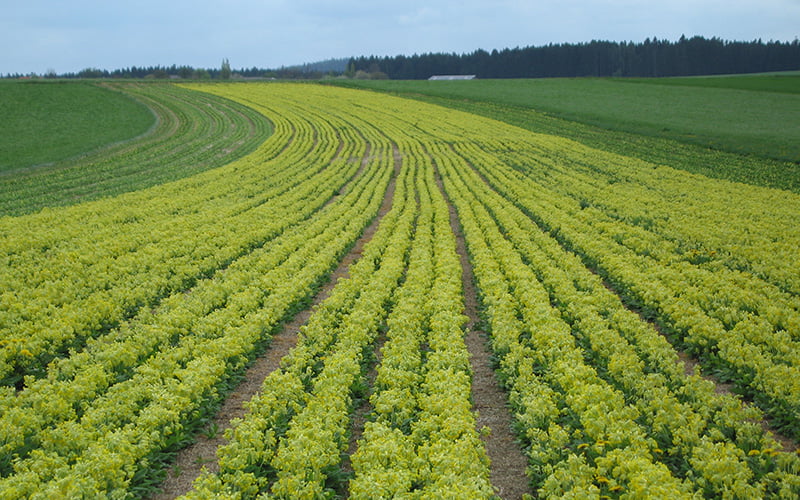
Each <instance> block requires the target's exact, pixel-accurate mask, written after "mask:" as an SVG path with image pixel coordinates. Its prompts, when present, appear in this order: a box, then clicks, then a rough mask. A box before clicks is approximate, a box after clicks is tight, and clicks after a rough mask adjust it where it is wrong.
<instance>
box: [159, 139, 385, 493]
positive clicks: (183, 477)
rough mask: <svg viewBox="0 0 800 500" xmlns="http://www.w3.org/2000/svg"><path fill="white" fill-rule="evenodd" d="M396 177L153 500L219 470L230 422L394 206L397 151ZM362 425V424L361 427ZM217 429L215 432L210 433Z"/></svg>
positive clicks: (185, 489) (183, 453)
mask: <svg viewBox="0 0 800 500" xmlns="http://www.w3.org/2000/svg"><path fill="white" fill-rule="evenodd" d="M394 157H395V175H394V176H393V177H392V179H391V181H390V183H389V186H388V188H387V190H386V194H385V195H384V198H383V203H382V205H381V207H380V209H379V211H378V215H377V217H375V219H374V220H373V221H372V223H370V225H369V226H367V228H366V229H365V230H364V232H363V233H362V235H361V237H360V238H359V239H358V240H357V242H356V244H355V245H354V246H353V248H352V249H351V250H350V252H349V253H348V254H347V255H346V256H345V257H344V258H343V259H342V261H341V262H340V263H339V266H338V267H337V268H336V270H334V272H333V273H332V274H331V276H330V280H329V281H328V283H327V284H326V285H325V286H324V287H322V289H321V290H320V291H319V292H318V293H317V294H316V295H315V296H314V299H313V301H312V305H311V306H310V307H309V308H307V309H305V310H303V311H300V312H298V313H297V314H296V315H295V316H294V318H292V320H291V321H290V322H288V323H286V324H284V326H283V327H282V328H281V330H280V331H279V332H278V333H276V334H275V335H273V337H272V340H271V342H270V347H269V349H268V350H267V351H266V352H265V353H264V354H263V355H262V356H260V357H259V358H257V359H256V361H255V363H254V364H253V365H252V366H251V367H250V368H249V369H248V370H247V372H246V373H245V376H244V379H243V380H242V382H241V383H240V384H239V385H238V386H237V387H236V389H235V390H234V391H233V392H232V393H231V394H230V395H229V396H228V397H227V398H226V400H225V401H224V403H223V404H222V406H221V407H220V409H219V411H218V412H217V414H216V415H215V416H214V419H213V420H212V422H211V423H209V424H208V426H207V427H206V429H205V430H204V431H202V432H200V433H198V435H197V436H196V442H195V443H193V444H191V445H189V446H188V447H186V448H184V449H183V450H181V451H180V452H179V453H178V455H177V457H176V458H175V461H174V463H173V465H172V467H171V468H170V469H169V471H168V473H167V478H166V480H165V481H164V483H163V484H162V486H161V490H160V491H159V492H158V493H156V494H154V495H152V496H151V497H150V498H151V500H171V499H174V498H176V497H178V496H181V495H183V494H185V493H187V492H189V491H190V490H191V489H192V483H193V482H194V480H195V479H196V478H197V477H198V476H199V475H200V473H201V472H202V470H203V468H205V469H207V470H209V471H211V472H217V471H219V464H218V462H217V456H216V452H217V448H218V447H220V446H222V445H224V444H225V443H226V440H225V438H224V431H225V429H227V428H229V427H230V426H231V421H232V420H233V419H235V418H242V417H244V415H245V413H246V412H247V410H246V408H245V407H244V403H245V402H246V401H249V400H250V399H251V398H252V397H253V396H254V395H255V394H256V393H257V392H258V391H259V389H260V388H261V385H262V383H263V382H264V379H265V378H266V377H267V376H268V375H269V374H270V373H272V371H274V370H275V369H277V368H278V367H279V366H280V361H281V358H283V357H284V356H286V355H287V354H288V353H289V350H290V349H292V347H294V346H295V345H296V344H297V332H298V330H299V329H300V327H301V326H302V325H303V324H305V323H306V321H308V318H309V317H310V316H311V312H312V310H313V308H314V307H315V306H316V305H317V304H319V303H321V302H322V301H324V300H325V299H326V298H327V297H328V296H329V295H330V293H331V290H333V288H334V287H335V286H336V283H337V282H338V281H339V280H340V279H343V278H346V277H347V276H348V268H349V266H350V264H352V263H353V262H355V261H356V260H357V259H358V258H359V257H360V256H361V252H362V249H363V248H364V245H365V244H366V243H367V242H368V241H370V240H371V239H372V236H373V235H374V234H375V231H377V229H378V224H379V223H380V220H381V219H382V218H383V216H384V215H386V213H388V212H389V210H390V209H391V207H392V198H393V196H394V190H395V180H396V179H397V173H398V172H399V168H400V163H399V154H398V152H397V150H396V148H395V153H394ZM368 159H369V149H368V150H367V153H366V154H365V157H364V160H363V163H362V168H363V166H364V165H365V164H366V162H367V161H368ZM362 425H363V424H362ZM211 429H214V430H215V432H211Z"/></svg>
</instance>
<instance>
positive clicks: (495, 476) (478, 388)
mask: <svg viewBox="0 0 800 500" xmlns="http://www.w3.org/2000/svg"><path fill="white" fill-rule="evenodd" d="M436 183H437V184H438V186H439V190H440V191H441V192H442V195H443V196H444V197H445V199H448V198H447V194H446V193H445V190H444V187H443V185H442V180H441V178H440V177H439V176H438V175H437V177H436ZM448 206H449V209H450V227H451V228H452V229H453V233H455V235H456V251H457V252H458V255H459V258H460V260H461V267H462V269H463V272H462V274H461V279H462V282H463V287H464V305H465V314H466V315H467V317H468V318H469V321H468V322H467V334H466V337H465V342H466V344H467V349H468V350H469V353H470V364H471V367H472V401H473V410H474V411H476V412H477V419H476V427H477V428H478V429H482V428H483V427H488V428H489V430H490V431H491V432H489V433H488V435H484V437H483V442H484V445H485V446H486V453H487V454H488V455H489V459H490V460H491V468H490V481H491V483H492V486H493V487H494V489H495V493H496V495H497V496H498V497H500V498H503V499H519V498H523V496H525V495H533V490H532V489H531V486H530V481H529V479H528V477H527V475H526V474H525V471H526V469H527V466H528V461H527V458H526V456H525V454H524V453H523V452H522V448H521V446H520V444H519V441H518V440H517V438H516V436H515V435H514V431H513V429H512V423H513V419H512V416H511V410H510V409H509V406H508V398H507V395H506V393H505V391H503V389H502V388H501V387H500V384H499V382H498V380H497V377H496V375H495V372H494V369H493V368H492V361H491V353H490V350H489V346H488V339H487V335H486V333H485V332H483V331H481V330H479V329H478V324H479V318H478V294H477V291H476V290H475V280H474V274H473V271H472V263H471V262H470V260H469V255H468V254H467V246H466V242H465V241H464V235H463V233H462V231H461V225H460V223H459V221H458V215H457V214H456V210H455V207H454V206H453V204H452V203H450V202H449V200H448ZM483 434H485V433H483Z"/></svg>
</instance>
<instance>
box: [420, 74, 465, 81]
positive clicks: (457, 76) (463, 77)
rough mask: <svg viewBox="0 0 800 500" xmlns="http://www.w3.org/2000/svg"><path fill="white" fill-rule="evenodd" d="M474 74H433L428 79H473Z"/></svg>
mask: <svg viewBox="0 0 800 500" xmlns="http://www.w3.org/2000/svg"><path fill="white" fill-rule="evenodd" d="M474 79H475V75H433V76H432V77H430V78H428V80H474Z"/></svg>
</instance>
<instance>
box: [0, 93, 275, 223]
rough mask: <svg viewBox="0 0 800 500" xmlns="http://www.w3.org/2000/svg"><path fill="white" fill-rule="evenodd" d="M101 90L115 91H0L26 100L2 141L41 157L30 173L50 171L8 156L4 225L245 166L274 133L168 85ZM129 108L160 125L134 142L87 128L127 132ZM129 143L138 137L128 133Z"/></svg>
mask: <svg viewBox="0 0 800 500" xmlns="http://www.w3.org/2000/svg"><path fill="white" fill-rule="evenodd" d="M105 85H107V86H108V88H110V89H113V90H107V89H106V88H101V87H98V86H96V85H94V84H90V83H69V84H40V85H31V84H22V83H8V84H2V85H0V91H8V94H7V95H8V96H14V95H16V96H18V97H20V96H21V97H20V98H19V102H18V103H17V104H16V105H15V107H14V108H9V114H8V115H7V116H8V117H9V120H8V121H9V122H16V123H18V124H19V125H18V126H16V127H9V126H8V123H4V124H3V126H5V127H7V128H8V130H6V131H5V133H3V135H2V137H3V139H2V140H4V141H5V142H7V143H8V144H11V145H15V144H17V143H20V144H28V145H30V147H31V148H33V149H36V148H38V150H40V151H39V153H40V156H39V160H36V161H33V160H31V159H28V160H27V163H28V164H29V165H30V164H35V163H38V162H42V161H45V160H48V161H50V163H48V164H46V165H38V166H37V167H36V168H31V167H30V166H28V167H24V166H21V165H25V163H22V160H20V157H21V155H22V153H21V152H20V153H15V154H10V155H6V154H5V153H4V154H3V157H4V158H6V156H8V157H9V158H11V159H13V161H9V162H8V164H9V165H11V166H9V167H7V168H6V172H5V173H3V172H2V171H0V215H21V214H25V213H30V212H34V211H37V210H39V209H41V208H43V207H54V206H64V205H72V204H75V203H78V202H82V201H88V200H94V199H98V198H102V197H105V196H113V195H117V194H120V193H126V192H130V191H136V190H139V189H144V188H146V187H150V186H154V185H157V184H163V183H165V182H169V181H174V180H177V179H180V178H183V177H187V176H190V175H194V174H196V173H199V172H202V171H204V170H208V169H211V168H215V167H218V166H221V165H224V164H226V163H229V162H231V161H233V160H235V159H237V158H240V157H241V156H243V155H245V154H247V153H249V152H251V151H253V150H254V149H255V148H256V147H257V146H258V145H260V144H261V143H262V142H263V141H264V140H265V139H266V138H267V137H269V135H270V134H271V133H272V124H271V123H270V121H269V120H268V119H267V118H266V117H265V116H263V115H262V114H260V113H258V112H257V111H255V110H253V109H251V108H248V107H246V106H243V105H241V104H238V103H235V102H233V101H230V100H228V99H224V98H221V97H216V96H212V95H209V94H204V93H200V92H195V91H192V90H189V89H185V88H181V87H178V86H176V85H170V84H161V83H143V82H125V83H120V82H110V83H107V84H105ZM31 89H33V90H31ZM22 97H25V98H26V99H28V101H24V100H23V99H22ZM25 102H28V104H29V105H30V109H29V108H28V107H25V106H24V105H23V104H24V103H25ZM48 103H53V104H48ZM139 103H142V104H139ZM123 104H133V105H134V107H133V108H132V111H130V113H131V114H132V115H136V114H137V113H139V112H140V111H141V110H144V113H145V114H146V115H147V116H149V117H151V118H152V117H154V116H155V117H158V120H157V122H156V123H155V125H154V126H152V127H151V128H150V129H149V131H147V133H140V132H139V131H138V130H137V131H136V133H138V134H139V135H135V136H134V137H133V138H132V139H130V140H121V139H122V136H121V135H120V137H118V138H111V137H109V135H108V134H104V133H102V132H103V131H102V130H95V129H94V128H92V127H90V126H89V125H91V124H90V123H88V122H91V121H94V122H97V123H100V124H102V123H112V124H118V125H120V124H124V123H129V121H128V120H127V119H126V115H125V113H126V112H125V111H123V110H121V109H120V107H119V106H121V105H123ZM140 108H141V109H140ZM59 109H77V110H79V111H80V112H78V111H75V112H73V113H68V112H57V110H59ZM51 111H52V113H53V115H52V116H51V115H50V112H51ZM89 111H91V116H90V115H89ZM119 115H122V116H119ZM48 125H50V126H49V127H48ZM122 129H123V127H122V126H121V125H120V130H122ZM145 130H147V129H145ZM128 134H129V135H131V134H134V130H133V128H132V127H129V128H128ZM110 141H111V142H110ZM70 142H74V144H73V145H72V148H71V149H69V150H68V151H67V150H65V149H64V148H62V147H60V145H61V144H67V143H70ZM15 147H16V146H15ZM0 150H2V151H6V149H5V147H3V149H0ZM15 151H21V149H20V148H18V147H17V150H15ZM3 164H4V165H5V164H6V162H5V160H4V163H3Z"/></svg>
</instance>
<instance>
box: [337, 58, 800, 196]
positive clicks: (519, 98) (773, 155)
mask: <svg viewBox="0 0 800 500" xmlns="http://www.w3.org/2000/svg"><path fill="white" fill-rule="evenodd" d="M336 84H337V85H343V86H349V87H356V88H366V89H372V90H377V91H381V92H388V93H392V94H395V95H400V96H403V97H409V98H413V99H419V100H423V101H425V102H431V103H433V104H439V105H443V106H447V107H451V108H455V109H461V110H465V111H468V112H471V113H478V114H481V115H483V116H487V117H489V118H493V119H496V120H500V121H505V122H507V123H511V124H512V125H517V126H520V127H523V128H527V129H528V130H531V131H534V132H541V133H547V134H554V135H560V136H563V137H568V138H570V139H574V140H577V141H578V142H581V143H583V144H586V145H588V146H591V147H595V148H599V149H604V150H609V151H613V152H615V153H619V154H622V155H625V156H634V157H637V158H639V159H642V160H645V161H655V162H666V163H667V164H669V165H670V166H672V167H675V168H680V169H684V170H687V171H690V172H694V173H699V174H702V175H705V176H709V177H714V178H720V179H727V180H733V181H737V182H745V183H748V184H755V185H759V186H765V187H776V188H780V189H790V190H792V191H794V192H798V193H800V142H798V141H797V137H798V136H800V118H798V117H800V74H797V73H781V74H774V75H758V76H752V75H745V76H725V77H707V78H698V77H692V78H650V79H646V78H638V79H637V78H629V79H590V78H577V79H564V78H552V79H537V80H472V81H433V82H430V81H386V80H375V81H372V80H344V81H336Z"/></svg>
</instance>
